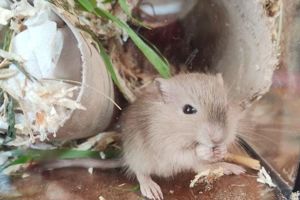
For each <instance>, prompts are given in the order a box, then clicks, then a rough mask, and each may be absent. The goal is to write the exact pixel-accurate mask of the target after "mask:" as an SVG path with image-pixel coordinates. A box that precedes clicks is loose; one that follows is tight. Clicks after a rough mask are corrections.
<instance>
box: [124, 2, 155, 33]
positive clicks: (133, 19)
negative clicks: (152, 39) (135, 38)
mask: <svg viewBox="0 0 300 200" xmlns="http://www.w3.org/2000/svg"><path fill="white" fill-rule="evenodd" d="M118 3H119V5H120V7H121V8H122V10H123V12H124V13H125V14H126V15H127V16H129V17H130V19H131V20H132V21H133V23H135V24H137V25H139V26H142V27H145V28H147V29H150V27H148V26H147V25H146V24H144V23H143V22H141V21H140V20H138V19H136V18H134V17H133V16H132V14H131V12H130V9H129V6H128V4H127V0H118Z"/></svg>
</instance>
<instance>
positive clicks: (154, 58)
mask: <svg viewBox="0 0 300 200" xmlns="http://www.w3.org/2000/svg"><path fill="white" fill-rule="evenodd" d="M77 2H78V3H79V4H80V5H81V6H83V7H84V8H85V9H86V10H87V11H89V12H92V13H94V14H95V15H96V16H98V17H104V18H106V19H109V20H111V21H112V22H114V23H115V24H116V25H117V26H118V27H119V28H121V29H123V30H125V31H126V32H127V34H128V35H129V37H130V38H131V39H132V41H133V42H134V43H135V45H136V46H137V47H138V48H139V49H140V50H141V51H142V53H143V54H144V55H145V57H146V58H147V59H148V60H149V62H150V63H151V64H152V65H153V66H154V68H155V69H156V70H157V71H158V72H159V74H160V75H161V76H162V77H164V78H169V77H170V76H171V73H170V68H169V64H168V62H166V59H163V58H162V57H161V56H159V55H158V54H157V53H156V52H155V51H154V50H153V49H152V48H151V47H150V46H149V45H147V44H146V43H145V42H144V41H143V40H142V39H141V38H140V37H139V36H138V35H137V34H136V33H135V32H134V31H133V30H132V29H131V28H130V27H129V26H128V24H127V23H125V22H123V21H122V20H120V19H118V18H117V17H115V16H114V15H112V14H111V13H110V12H108V11H106V10H103V9H100V8H97V7H96V6H95V5H94V4H93V3H92V2H93V1H92V0H85V1H84V0H77ZM121 3H122V1H121ZM124 3H126V2H123V4H122V5H123V6H124V7H126V5H124ZM125 10H126V8H125ZM128 10H129V9H128ZM126 12H129V11H126Z"/></svg>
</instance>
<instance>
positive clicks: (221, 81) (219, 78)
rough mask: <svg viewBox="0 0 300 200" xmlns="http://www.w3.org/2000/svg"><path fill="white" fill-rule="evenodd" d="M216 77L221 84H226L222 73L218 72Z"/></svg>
mask: <svg viewBox="0 0 300 200" xmlns="http://www.w3.org/2000/svg"><path fill="white" fill-rule="evenodd" d="M216 77H217V81H218V82H219V83H220V84H221V85H224V80H223V76H222V74H221V73H217V74H216Z"/></svg>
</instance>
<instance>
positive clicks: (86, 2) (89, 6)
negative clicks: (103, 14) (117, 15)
mask: <svg viewBox="0 0 300 200" xmlns="http://www.w3.org/2000/svg"><path fill="white" fill-rule="evenodd" d="M77 1H78V3H79V4H80V5H81V6H82V7H83V8H84V9H85V10H86V11H89V12H93V10H94V8H95V7H96V4H95V1H91V0H77Z"/></svg>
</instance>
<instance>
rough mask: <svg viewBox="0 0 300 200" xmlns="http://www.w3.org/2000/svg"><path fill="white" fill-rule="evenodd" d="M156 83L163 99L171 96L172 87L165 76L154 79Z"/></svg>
mask: <svg viewBox="0 0 300 200" xmlns="http://www.w3.org/2000/svg"><path fill="white" fill-rule="evenodd" d="M154 84H155V86H156V88H157V89H158V91H159V93H160V94H161V96H162V98H163V100H164V101H166V100H167V99H168V97H169V96H170V94H169V91H170V88H169V83H168V81H167V80H166V79H163V78H156V79H154Z"/></svg>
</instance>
